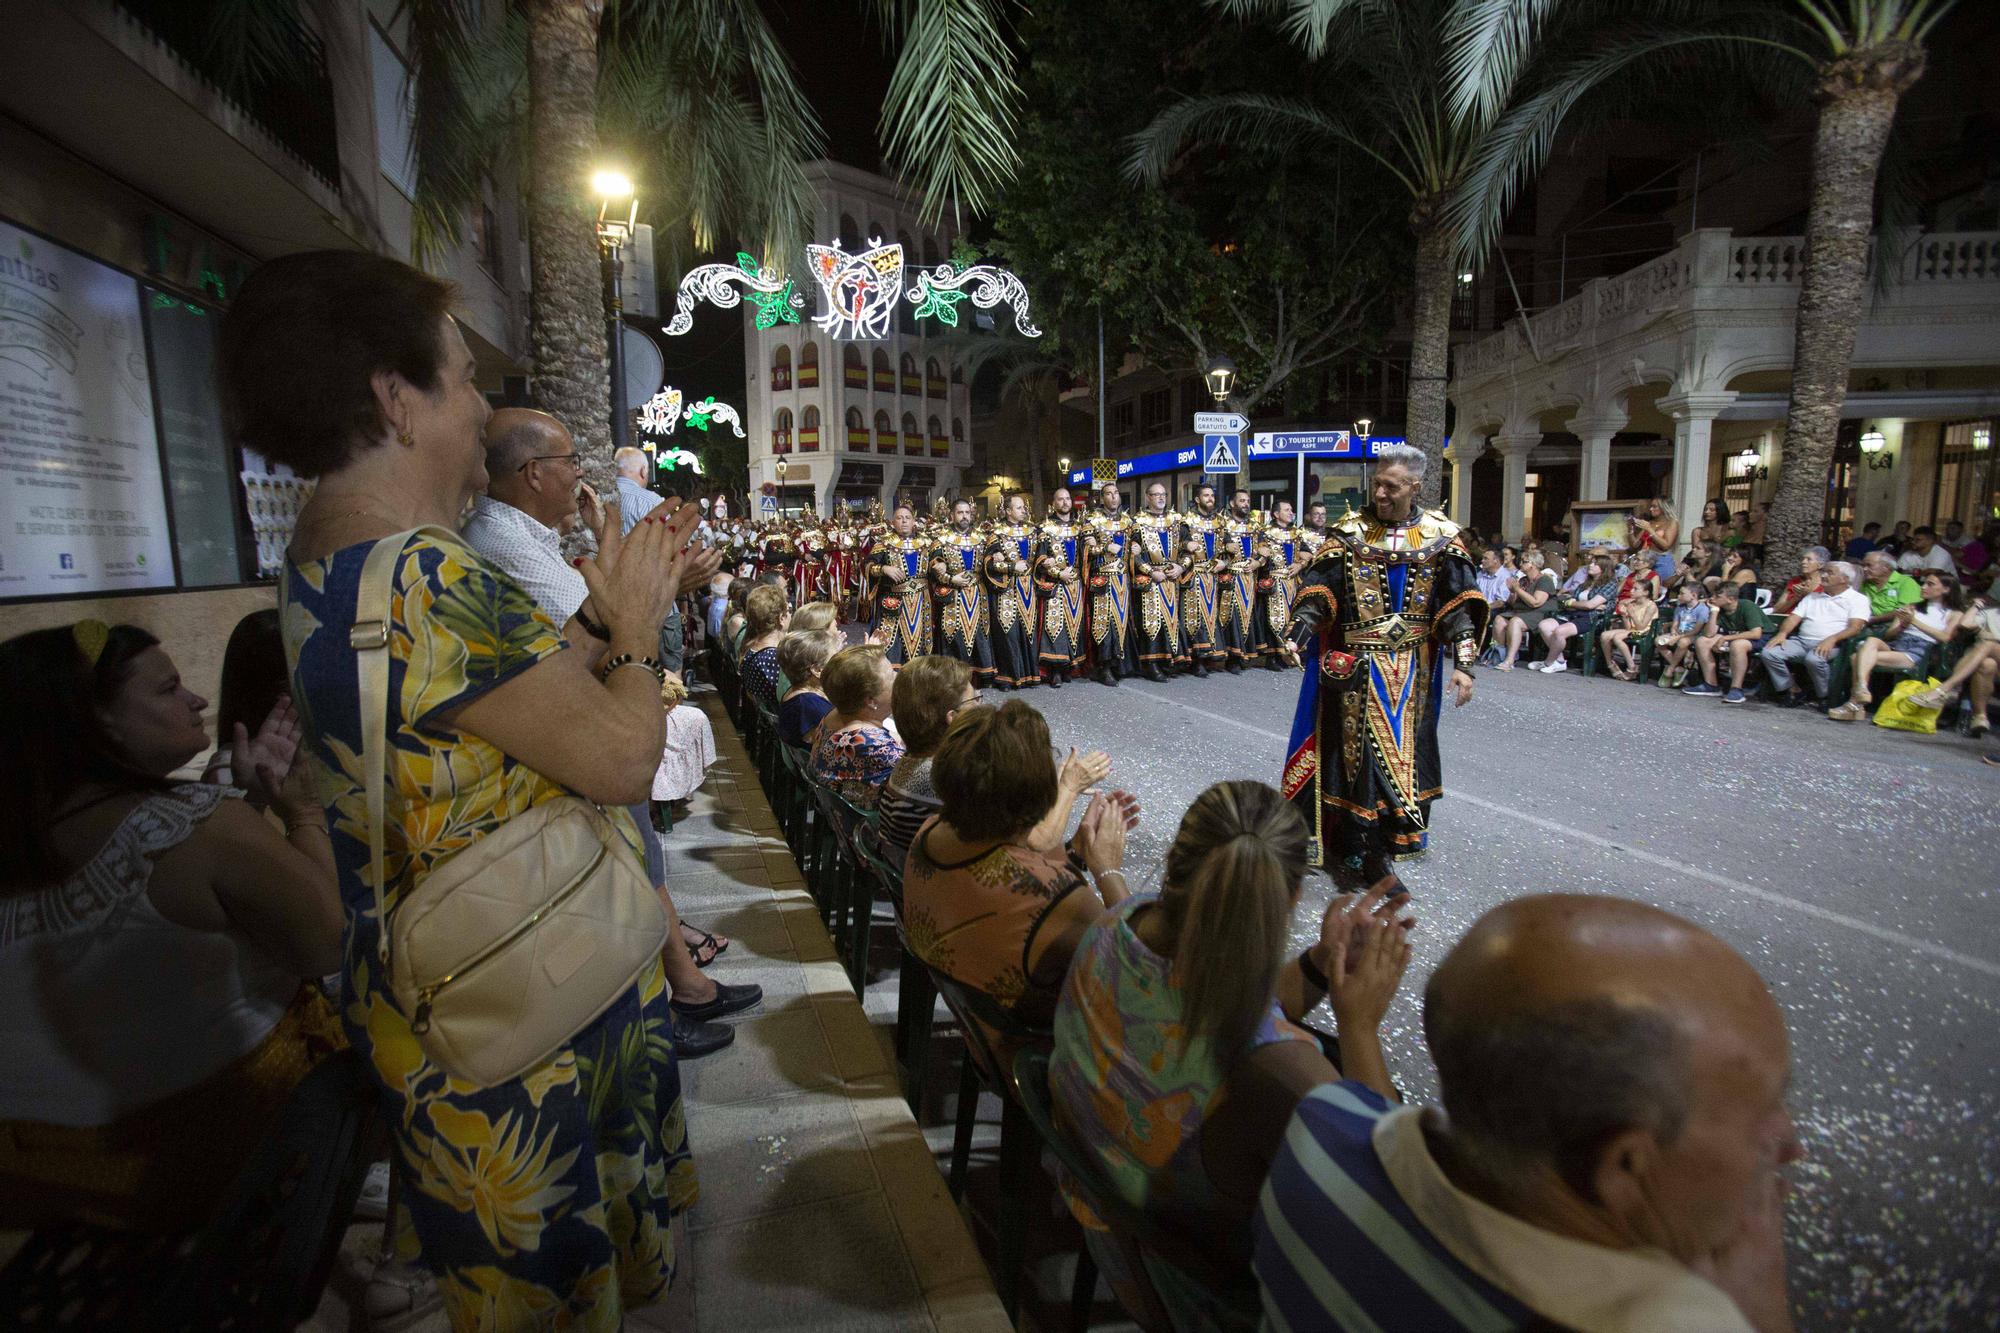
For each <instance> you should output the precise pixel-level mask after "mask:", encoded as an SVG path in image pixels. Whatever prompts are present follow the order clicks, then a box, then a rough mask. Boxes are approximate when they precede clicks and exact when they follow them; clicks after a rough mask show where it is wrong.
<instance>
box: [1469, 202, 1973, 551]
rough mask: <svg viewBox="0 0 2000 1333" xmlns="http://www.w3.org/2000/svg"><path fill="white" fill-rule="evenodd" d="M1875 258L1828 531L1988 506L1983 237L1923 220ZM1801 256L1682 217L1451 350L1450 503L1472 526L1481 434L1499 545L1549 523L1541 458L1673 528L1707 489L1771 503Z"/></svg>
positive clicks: (1831, 536) (1686, 525)
mask: <svg viewBox="0 0 2000 1333" xmlns="http://www.w3.org/2000/svg"><path fill="white" fill-rule="evenodd" d="M1889 262H1890V263H1891V264H1892V266H1893V268H1892V272H1891V273H1890V274H1889V275H1888V276H1889V279H1890V280H1889V282H1888V284H1887V286H1886V288H1885V289H1884V290H1883V291H1881V292H1880V293H1878V294H1877V295H1875V297H1874V299H1873V300H1872V301H1871V302H1870V304H1869V306H1868V308H1867V311H1866V313H1865V315H1864V316H1863V318H1862V321H1861V326H1860V328H1859V329H1858V330H1857V331H1856V333H1857V336H1856V339H1855V348H1854V361H1853V372H1852V376H1851V378H1850V381H1849V386H1848V394H1847V403H1846V408H1845V410H1844V412H1843V417H1844V420H1843V424H1842V432H1841V444H1840V448H1839V450H1838V451H1837V453H1836V455H1835V461H1834V466H1833V469H1832V474H1831V475H1830V476H1829V478H1828V493H1827V494H1828V499H1827V515H1826V530H1827V536H1828V540H1829V541H1837V540H1844V539H1845V538H1846V537H1847V536H1848V535H1850V534H1851V533H1852V532H1854V531H1856V530H1858V529H1859V527H1860V526H1861V525H1862V524H1863V523H1866V522H1869V521H1871V520H1873V521H1876V522H1880V523H1883V524H1884V525H1889V524H1893V523H1894V522H1895V521H1897V520H1899V519H1905V518H1907V519H1911V520H1913V521H1915V522H1917V523H1935V524H1937V525H1940V526H1941V525H1942V524H1943V523H1944V522H1946V521H1947V520H1949V519H1953V518H1958V519H1962V520H1963V521H1965V522H1967V523H1968V524H1976V523H1977V522H1978V520H1979V518H1980V516H1981V515H1982V514H1984V513H1986V512H1988V511H1989V510H1990V509H1991V508H1992V506H1994V505H1995V504H1996V503H2000V495H1996V494H1995V492H1996V475H1995V466H1994V463H1993V457H1994V454H1993V450H1992V441H1993V436H1994V431H1995V428H1996V426H2000V420H1996V418H2000V232H1959V233H1949V232H1940V233H1930V234H1925V235H1921V236H1918V237H1916V238H1915V239H1914V240H1913V241H1911V242H1909V243H1908V244H1907V245H1906V246H1905V248H1903V249H1902V250H1901V251H1900V252H1899V253H1897V254H1896V255H1894V256H1893V257H1892V258H1891V260H1890V261H1889ZM1803 271H1804V244H1803V238H1802V237H1798V236H1734V235H1731V234H1730V233H1729V232H1728V231H1726V230H1717V229H1705V230H1698V231H1693V232H1690V233H1688V234H1686V235H1684V236H1683V237H1682V238H1681V240H1680V242H1679V244H1677V245H1676V246H1675V247H1674V249H1673V250H1671V251H1669V252H1668V253H1667V254H1665V255H1663V256H1661V257H1660V258H1658V259H1655V260H1652V261H1651V262H1649V263H1646V264H1643V265H1641V266H1640V267H1638V268H1636V269H1633V270H1631V271H1629V272H1627V273H1624V274H1621V275H1619V276H1617V277H1611V278H1599V279H1595V280H1593V281H1591V282H1590V283H1588V284H1587V285H1586V286H1585V287H1584V289H1583V290H1582V291H1581V292H1579V293H1578V294H1576V295H1575V296H1572V297H1570V298H1569V299H1568V300H1566V301H1563V302H1561V303H1560V304H1558V305H1555V306H1553V307H1551V308H1549V309H1547V310H1544V311H1542V312H1540V313H1539V314H1536V315H1534V316H1532V317H1531V318H1529V319H1527V320H1526V321H1525V323H1524V322H1523V321H1521V320H1519V319H1516V320H1514V321H1511V322H1510V323H1509V324H1508V325H1507V326H1506V327H1504V328H1502V329H1501V330H1500V331H1498V332H1496V333H1494V334H1491V335H1489V336H1488V337H1486V338H1484V339H1481V340H1479V341H1476V342H1472V343H1469V344H1467V345H1466V346H1464V347H1462V348H1459V349H1457V351H1456V352H1455V355H1454V357H1453V369H1452V380H1451V386H1450V396H1451V401H1452V405H1453V407H1454V409H1455V411H1456V425H1455V428H1454V430H1453V443H1452V446H1451V448H1450V450H1449V451H1448V453H1447V457H1448V458H1449V459H1450V460H1451V464H1452V488H1451V493H1452V506H1451V507H1452V516H1453V517H1454V518H1456V519H1458V520H1459V521H1461V522H1465V521H1469V515H1470V507H1471V505H1472V503H1473V498H1474V497H1473V493H1474V485H1473V484H1472V482H1471V469H1472V466H1473V464H1474V463H1475V462H1476V461H1477V460H1478V459H1479V458H1480V456H1481V455H1482V454H1484V453H1485V452H1486V450H1487V449H1488V448H1492V449H1494V450H1496V451H1497V452H1498V454H1499V455H1500V459H1501V463H1502V469H1501V477H1500V483H1501V500H1502V503H1501V529H1502V534H1503V535H1504V537H1505V538H1506V539H1507V540H1510V541H1515V540H1520V539H1521V538H1522V537H1524V536H1526V535H1529V534H1530V533H1537V532H1539V533H1547V532H1548V531H1549V529H1550V528H1551V527H1552V526H1553V524H1554V523H1556V522H1557V521H1559V520H1560V519H1561V517H1562V515H1561V514H1559V513H1539V514H1538V513H1535V512H1533V500H1532V497H1533V493H1534V491H1535V489H1536V487H1535V484H1534V482H1535V479H1536V478H1537V477H1538V475H1539V474H1540V473H1541V472H1543V471H1547V470H1551V469H1560V468H1563V467H1565V466H1574V467H1577V468H1579V472H1578V475H1577V484H1576V486H1575V488H1574V491H1573V493H1574V495H1575V496H1576V498H1577V499H1579V500H1602V499H1613V500H1616V499H1639V498H1644V497H1645V496H1648V495H1652V494H1655V493H1663V494H1665V495H1667V496H1668V497H1669V498H1671V499H1672V500H1673V501H1674V504H1675V506H1676V508H1677V509H1678V510H1679V512H1680V516H1681V519H1682V532H1683V533H1684V534H1685V533H1686V532H1688V531H1691V530H1692V529H1693V528H1694V526H1695V525H1696V524H1697V523H1698V522H1699V520H1700V514H1701V509H1702V506H1703V504H1704V503H1705V502H1706V501H1707V500H1709V499H1715V498H1721V499H1723V500H1725V501H1726V502H1727V503H1728V504H1729V506H1730V508H1731V510H1732V511H1734V510H1741V509H1744V508H1747V507H1748V506H1749V505H1751V504H1755V503H1758V502H1762V501H1767V500H1769V499H1770V497H1771V495H1772V494H1773V493H1774V492H1775V490H1776V487H1777V478H1778V474H1779V470H1780V469H1781V468H1782V467H1783V465H1784V459H1783V458H1782V457H1781V449H1780V444H1781V442H1782V440H1783V438H1784V430H1785V411H1786V404H1787V398H1788V395H1789V392H1790V385H1791V365H1792V339H1793V324H1794V319H1795V316H1796V312H1797V307H1798V298H1799V284H1800V280H1801V275H1802V273H1803ZM1614 438H1615V439H1616V440H1617V441H1618V442H1617V443H1614ZM1628 457H1630V458H1632V459H1639V460H1645V461H1650V462H1652V463H1653V464H1654V469H1653V470H1655V471H1658V472H1660V474H1661V475H1660V477H1659V479H1658V481H1657V482H1650V483H1647V484H1645V485H1643V486H1642V485H1640V484H1639V483H1637V482H1636V481H1634V482H1632V483H1628V484H1627V485H1624V486H1620V485H1618V484H1617V482H1616V481H1615V480H1614V478H1615V475H1616V473H1617V470H1618V465H1619V464H1620V463H1621V462H1624V461H1626V460H1627V458H1628ZM1661 462H1664V464H1665V466H1664V468H1661V467H1659V466H1658V464H1659V463H1661ZM1628 475H1631V474H1629V473H1628Z"/></svg>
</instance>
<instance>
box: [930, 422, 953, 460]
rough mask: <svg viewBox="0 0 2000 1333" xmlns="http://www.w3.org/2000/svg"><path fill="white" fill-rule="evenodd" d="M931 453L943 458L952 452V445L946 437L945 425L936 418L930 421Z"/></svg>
mask: <svg viewBox="0 0 2000 1333" xmlns="http://www.w3.org/2000/svg"><path fill="white" fill-rule="evenodd" d="M930 427H931V431H930V434H931V452H932V453H933V454H935V455H937V456H938V457H940V458H942V457H943V456H944V455H946V454H948V453H950V452H951V444H950V442H949V441H947V440H946V439H945V437H944V423H943V422H942V421H939V420H938V419H937V418H936V417H932V418H931V420H930Z"/></svg>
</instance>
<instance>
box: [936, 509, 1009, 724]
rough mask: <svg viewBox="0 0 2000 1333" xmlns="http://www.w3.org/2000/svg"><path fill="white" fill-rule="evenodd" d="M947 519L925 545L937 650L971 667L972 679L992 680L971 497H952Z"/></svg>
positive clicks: (982, 544) (982, 548)
mask: <svg viewBox="0 0 2000 1333" xmlns="http://www.w3.org/2000/svg"><path fill="white" fill-rule="evenodd" d="M950 514H951V519H950V521H949V523H948V525H947V526H946V527H944V528H943V529H942V530H941V531H939V532H937V533H936V534H935V536H934V537H933V538H932V540H931V543H930V562H931V595H932V596H933V597H935V598H936V599H937V607H936V610H935V612H934V620H933V623H935V624H936V626H937V651H938V653H939V654H940V655H942V656H945V657H956V658H957V659H958V660H959V661H961V662H963V663H965V664H966V665H967V666H969V667H971V668H972V683H973V684H974V685H975V686H977V687H978V688H980V689H982V690H983V689H985V688H986V687H987V686H988V685H991V684H992V683H993V676H994V670H993V636H992V634H991V632H990V631H989V629H988V627H987V623H986V586H985V584H984V582H983V581H982V580H981V577H980V567H981V565H982V564H983V563H984V557H985V554H986V538H985V536H984V535H983V534H981V533H980V531H979V529H978V528H977V527H976V526H975V525H974V524H973V521H972V501H970V500H958V501H954V502H953V504H952V506H951V509H950Z"/></svg>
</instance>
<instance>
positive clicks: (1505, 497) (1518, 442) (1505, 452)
mask: <svg viewBox="0 0 2000 1333" xmlns="http://www.w3.org/2000/svg"><path fill="white" fill-rule="evenodd" d="M1541 442H1542V433H1541V432H1540V431H1528V432H1521V433H1517V434H1510V435H1495V436H1494V437H1493V443H1494V444H1495V445H1496V446H1497V447H1498V448H1499V450H1500V460H1501V463H1502V464H1503V465H1504V472H1503V475H1502V479H1501V482H1500V536H1501V538H1502V539H1503V540H1505V541H1509V542H1519V541H1520V540H1522V538H1524V537H1525V536H1526V535H1527V533H1526V532H1525V531H1524V529H1526V527H1527V525H1528V455H1529V454H1530V453H1532V452H1533V451H1534V448H1535V446H1536V445H1538V444H1540V443H1541Z"/></svg>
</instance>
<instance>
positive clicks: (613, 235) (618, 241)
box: [590, 167, 639, 449]
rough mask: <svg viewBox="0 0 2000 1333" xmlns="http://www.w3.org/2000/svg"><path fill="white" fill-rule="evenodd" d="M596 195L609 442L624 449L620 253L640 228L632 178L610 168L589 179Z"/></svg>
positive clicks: (625, 415)
mask: <svg viewBox="0 0 2000 1333" xmlns="http://www.w3.org/2000/svg"><path fill="white" fill-rule="evenodd" d="M590 189H591V193H593V194H595V195H596V196H597V261H598V264H599V266H600V268H601V269H602V272H603V279H604V308H605V319H604V332H605V337H606V338H607V339H608V340H609V351H610V353H611V443H612V444H613V445H614V446H615V447H617V448H620V449H622V448H624V447H625V445H626V443H627V440H628V438H629V436H630V434H631V422H630V421H629V420H628V417H629V416H630V414H629V413H628V412H627V411H626V410H625V337H624V333H625V298H624V293H623V291H622V290H621V289H620V286H621V284H620V279H621V278H622V277H623V276H624V268H625V265H624V262H623V261H622V260H621V259H620V258H619V252H620V250H621V249H622V247H623V246H624V244H625V242H626V241H628V240H630V239H631V238H632V233H633V232H634V231H635V230H636V229H637V228H638V225H639V196H638V193H637V192H636V191H635V190H634V189H633V187H632V178H631V177H630V176H628V175H626V174H625V173H624V172H622V171H619V170H617V169H616V168H612V167H605V168H602V169H600V170H598V171H597V172H596V173H594V174H593V175H592V176H591V178H590Z"/></svg>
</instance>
